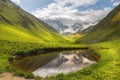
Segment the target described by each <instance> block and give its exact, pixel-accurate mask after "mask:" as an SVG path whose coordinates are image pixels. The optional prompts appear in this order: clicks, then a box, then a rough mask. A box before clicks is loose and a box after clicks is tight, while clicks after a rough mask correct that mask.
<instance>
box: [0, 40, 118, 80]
mask: <svg viewBox="0 0 120 80" xmlns="http://www.w3.org/2000/svg"><path fill="white" fill-rule="evenodd" d="M5 44H7V45H5ZM23 44H24V46H23ZM85 46H86V45H85ZM38 47H40V45H38V44H35V43H34V44H33V43H9V42H1V43H0V72H1V73H3V72H12V73H13V72H14V73H15V74H16V75H18V76H21V75H22V76H25V77H27V78H33V75H31V74H25V73H22V72H20V71H15V70H14V69H13V68H12V67H11V66H10V64H9V62H8V58H9V57H11V55H10V54H8V53H11V54H12V53H14V52H15V53H16V52H18V51H19V52H26V51H27V50H34V49H37V48H38ZM54 47H55V46H54ZM64 47H67V45H66V46H64ZM69 47H70V46H69ZM72 47H73V46H72ZM74 47H78V45H77V46H74ZM79 47H80V46H79ZM89 47H90V48H91V49H93V50H94V51H95V52H96V53H98V54H99V55H101V59H100V61H99V62H98V63H97V64H93V65H91V66H89V67H87V68H84V69H83V70H80V71H77V72H75V73H69V74H67V75H64V74H59V75H57V76H55V77H47V78H46V79H45V80H120V77H119V75H120V41H119V40H115V41H108V42H103V43H97V44H92V45H89ZM3 74H4V73H3ZM3 74H1V75H3ZM8 74H9V73H8ZM10 76H11V74H10ZM5 77H6V76H5ZM0 80H7V79H4V78H3V77H1V76H0ZM16 80H18V79H16ZM21 80H22V79H21ZM23 80H24V79H23Z"/></svg>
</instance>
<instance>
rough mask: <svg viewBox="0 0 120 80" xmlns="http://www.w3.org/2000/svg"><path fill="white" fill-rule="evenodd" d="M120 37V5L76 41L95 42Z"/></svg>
mask: <svg viewBox="0 0 120 80" xmlns="http://www.w3.org/2000/svg"><path fill="white" fill-rule="evenodd" d="M119 38H120V5H119V6H117V7H116V8H115V9H114V10H113V11H111V12H110V13H109V14H108V15H107V17H105V18H104V19H103V20H101V21H100V22H99V23H98V24H97V25H96V26H95V27H94V29H92V30H91V31H90V32H89V33H87V34H86V36H84V37H82V38H79V39H77V40H76V43H80V42H85V43H95V42H101V41H108V40H116V39H119Z"/></svg>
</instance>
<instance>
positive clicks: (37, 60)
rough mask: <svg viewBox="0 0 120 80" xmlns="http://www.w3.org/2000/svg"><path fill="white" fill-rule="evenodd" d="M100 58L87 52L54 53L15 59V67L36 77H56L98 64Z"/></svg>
mask: <svg viewBox="0 0 120 80" xmlns="http://www.w3.org/2000/svg"><path fill="white" fill-rule="evenodd" d="M98 60H99V57H98V56H97V55H96V54H94V53H91V52H89V51H86V50H70V51H61V52H52V53H46V54H41V55H37V56H30V57H25V58H23V59H14V61H13V64H12V65H13V66H14V67H15V68H18V69H22V70H24V71H27V72H33V74H34V75H35V76H41V77H46V76H55V75H57V74H59V73H64V74H67V73H70V72H75V71H78V70H81V69H83V68H84V67H87V66H89V65H91V64H94V63H96V62H97V61H98Z"/></svg>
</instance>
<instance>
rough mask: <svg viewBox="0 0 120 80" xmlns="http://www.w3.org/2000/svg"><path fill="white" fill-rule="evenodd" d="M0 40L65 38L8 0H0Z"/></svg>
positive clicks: (62, 39)
mask: <svg viewBox="0 0 120 80" xmlns="http://www.w3.org/2000/svg"><path fill="white" fill-rule="evenodd" d="M0 40H10V41H39V42H41V43H44V42H61V41H62V42H63V41H64V40H65V39H64V38H63V37H62V36H61V35H59V34H58V33H57V32H56V31H55V30H54V29H53V28H51V27H50V26H49V25H47V24H45V23H43V22H42V21H40V20H39V19H37V18H35V17H34V16H32V15H30V14H29V13H27V12H25V11H24V10H22V9H21V8H20V7H18V6H17V5H15V4H14V3H12V2H11V1H10V0H0Z"/></svg>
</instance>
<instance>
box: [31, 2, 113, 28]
mask: <svg viewBox="0 0 120 80" xmlns="http://www.w3.org/2000/svg"><path fill="white" fill-rule="evenodd" d="M96 1H97V0H55V2H53V3H51V4H49V5H48V6H47V7H46V8H40V9H37V10H35V11H33V12H32V14H33V15H35V16H36V17H38V18H40V19H50V20H59V21H60V22H61V23H63V24H65V25H68V26H72V25H73V24H75V23H95V22H97V21H98V20H100V19H102V18H103V17H105V16H106V15H107V14H108V13H109V12H110V11H111V9H112V8H110V7H106V8H104V9H101V10H94V9H91V10H87V11H79V10H78V9H77V8H76V7H81V6H89V5H93V4H95V3H96Z"/></svg>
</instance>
